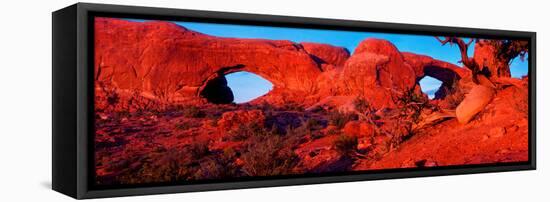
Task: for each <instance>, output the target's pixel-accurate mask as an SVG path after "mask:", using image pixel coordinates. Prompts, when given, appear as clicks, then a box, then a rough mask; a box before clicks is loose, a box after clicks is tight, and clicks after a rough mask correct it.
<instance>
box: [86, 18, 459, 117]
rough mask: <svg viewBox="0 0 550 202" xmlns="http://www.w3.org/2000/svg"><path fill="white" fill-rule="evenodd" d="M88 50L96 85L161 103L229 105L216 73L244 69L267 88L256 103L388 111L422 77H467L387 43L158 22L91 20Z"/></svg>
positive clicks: (220, 76) (226, 91) (228, 95)
mask: <svg viewBox="0 0 550 202" xmlns="http://www.w3.org/2000/svg"><path fill="white" fill-rule="evenodd" d="M95 49H96V50H95V53H96V54H95V75H96V78H95V79H96V81H98V83H101V82H108V83H110V84H112V85H113V86H114V87H116V88H117V89H123V90H132V91H138V92H140V93H141V94H142V95H144V96H147V97H148V98H152V99H156V100H160V101H168V102H188V101H199V102H202V101H206V102H211V103H231V102H232V101H233V95H232V92H231V90H230V89H229V88H228V87H227V84H226V81H224V80H225V78H224V77H223V75H226V74H229V73H233V72H237V71H248V72H251V73H254V74H257V75H259V76H261V77H263V78H265V79H266V80H268V81H270V82H271V83H272V84H273V90H272V91H271V92H269V93H268V94H267V95H265V96H263V97H261V98H260V99H258V100H257V101H258V102H264V101H265V102H268V103H271V104H274V105H279V104H285V103H289V102H294V103H299V104H301V105H305V106H311V105H313V104H315V103H317V102H319V101H320V100H322V99H324V98H326V97H328V96H342V95H343V96H352V97H356V96H363V97H367V98H369V99H370V100H369V101H370V102H372V103H373V105H375V106H377V107H391V106H392V105H393V104H392V103H393V102H392V100H391V99H390V97H391V95H392V94H395V93H396V92H399V91H403V90H407V89H417V88H418V81H419V80H420V79H419V78H422V77H423V76H424V75H430V76H433V77H435V78H437V79H440V80H442V81H443V82H447V83H448V84H450V83H451V82H454V81H455V80H456V79H457V78H458V79H460V78H462V77H464V76H467V75H466V74H467V73H468V72H467V71H466V70H464V69H462V68H460V67H457V66H454V65H452V64H449V63H445V62H442V61H438V60H434V59H432V58H430V57H427V56H420V55H416V54H411V53H401V52H399V51H398V50H397V48H396V47H395V46H394V45H393V44H391V43H390V42H389V41H386V40H380V39H366V40H364V41H363V42H361V43H360V44H359V46H358V47H357V49H356V51H355V53H354V54H353V55H351V56H350V55H349V52H348V51H347V50H346V49H345V48H342V47H336V46H332V45H327V44H318V43H301V44H298V43H294V42H291V41H284V40H263V39H237V38H223V37H215V36H209V35H205V34H202V33H198V32H195V31H192V30H188V29H186V28H184V27H181V26H178V25H175V24H173V23H169V22H160V21H152V22H130V21H124V20H118V19H110V18H96V21H95ZM418 93H421V92H419V91H418ZM201 100H202V101H201Z"/></svg>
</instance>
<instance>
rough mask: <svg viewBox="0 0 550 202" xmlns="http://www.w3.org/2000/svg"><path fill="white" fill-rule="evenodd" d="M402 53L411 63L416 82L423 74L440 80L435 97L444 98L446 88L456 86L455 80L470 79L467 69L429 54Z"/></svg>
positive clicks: (407, 61) (406, 60) (408, 62)
mask: <svg viewBox="0 0 550 202" xmlns="http://www.w3.org/2000/svg"><path fill="white" fill-rule="evenodd" d="M402 54H403V56H404V58H405V62H406V63H407V64H409V65H411V66H412V67H413V69H414V70H415V72H416V81H417V82H419V81H420V80H421V79H423V78H424V77H425V76H430V77H433V78H435V79H437V80H439V81H441V82H442V84H441V87H440V88H439V90H438V91H437V92H436V93H435V99H442V98H444V97H445V96H446V93H447V90H449V89H452V88H454V87H456V86H457V82H461V81H462V80H463V79H466V80H470V79H471V73H470V71H469V70H468V69H465V68H461V67H459V66H456V65H453V64H451V63H448V62H443V61H440V60H436V59H433V58H431V57H429V56H424V55H418V54H414V53H402Z"/></svg>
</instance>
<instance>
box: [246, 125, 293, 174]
mask: <svg viewBox="0 0 550 202" xmlns="http://www.w3.org/2000/svg"><path fill="white" fill-rule="evenodd" d="M242 158H243V160H244V161H245V164H244V165H243V167H242V169H243V172H244V174H245V175H248V176H274V175H287V174H292V168H293V167H294V166H295V165H296V163H297V161H298V157H297V155H296V154H295V153H294V151H293V150H292V149H291V148H290V147H289V143H288V142H286V141H285V139H284V137H283V136H278V135H273V136H263V137H254V138H251V139H249V142H248V146H247V151H246V152H244V153H243V154H242Z"/></svg>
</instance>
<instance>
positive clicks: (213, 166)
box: [193, 152, 238, 180]
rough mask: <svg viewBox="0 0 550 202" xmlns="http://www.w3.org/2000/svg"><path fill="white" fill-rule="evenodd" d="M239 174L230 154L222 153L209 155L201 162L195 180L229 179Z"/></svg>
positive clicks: (194, 176)
mask: <svg viewBox="0 0 550 202" xmlns="http://www.w3.org/2000/svg"><path fill="white" fill-rule="evenodd" d="M236 176H238V169H237V166H236V165H235V164H234V159H233V158H232V156H231V155H230V154H227V153H225V152H224V153H222V154H220V155H218V156H214V157H208V158H206V159H205V160H204V161H202V162H200V166H199V168H198V170H197V171H196V172H195V174H194V175H193V179H195V180H206V179H228V178H232V177H236Z"/></svg>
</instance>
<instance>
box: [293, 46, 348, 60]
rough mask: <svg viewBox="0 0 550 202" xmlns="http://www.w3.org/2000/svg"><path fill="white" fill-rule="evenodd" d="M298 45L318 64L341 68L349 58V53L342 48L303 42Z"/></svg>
mask: <svg viewBox="0 0 550 202" xmlns="http://www.w3.org/2000/svg"><path fill="white" fill-rule="evenodd" d="M300 44H301V45H302V46H303V47H304V49H305V50H306V51H307V52H308V53H309V54H310V55H312V56H313V57H314V59H316V60H317V62H319V63H326V64H330V65H334V66H342V65H343V64H344V62H346V60H347V59H348V58H349V51H348V50H347V49H346V48H344V47H338V46H332V45H328V44H321V43H311V42H303V43H300Z"/></svg>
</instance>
